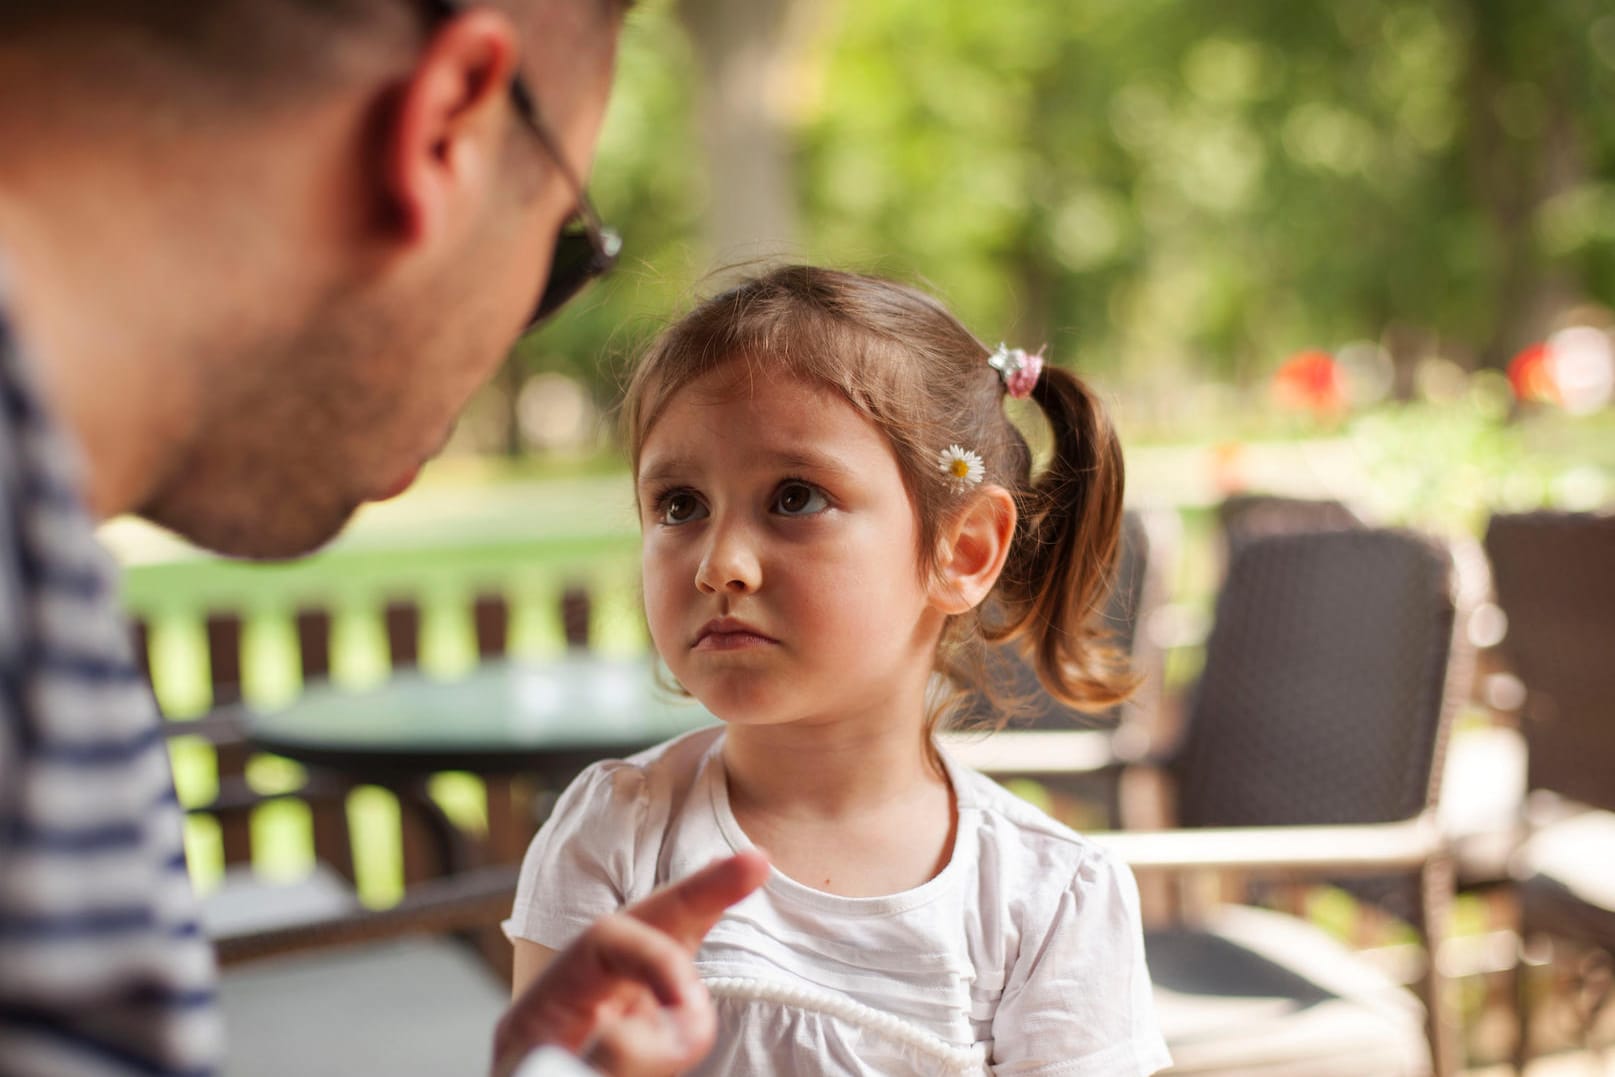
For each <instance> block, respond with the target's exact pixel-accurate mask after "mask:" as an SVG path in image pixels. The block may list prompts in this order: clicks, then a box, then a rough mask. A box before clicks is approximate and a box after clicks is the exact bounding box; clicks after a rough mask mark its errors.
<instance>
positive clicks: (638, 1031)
mask: <svg viewBox="0 0 1615 1077" xmlns="http://www.w3.org/2000/svg"><path fill="white" fill-rule="evenodd" d="M767 878H768V861H767V860H766V859H764V858H763V857H762V855H761V854H758V853H741V854H740V855H739V856H734V857H730V858H729V859H728V860H719V861H716V862H715V863H713V864H711V865H709V866H708V867H706V868H704V869H702V870H701V871H698V872H696V873H695V874H694V875H691V876H690V877H689V878H687V879H684V880H683V881H681V882H677V883H672V884H670V885H668V886H665V887H663V888H662V889H660V890H658V891H657V892H656V893H654V894H652V895H651V896H650V897H648V898H645V899H644V900H643V901H641V902H638V903H637V904H634V905H631V906H629V907H628V908H627V909H625V910H623V911H622V912H620V913H617V914H616V915H614V916H606V917H602V918H601V919H599V920H597V921H595V923H594V924H593V926H591V927H590V928H589V930H587V931H585V932H584V933H583V935H582V936H581V937H579V938H578V940H577V941H576V942H574V943H573V944H572V945H571V946H568V947H567V948H566V949H565V950H562V951H561V952H560V953H559V954H557V955H556V956H555V960H553V961H552V962H550V964H549V966H548V967H547V968H546V969H545V970H544V972H543V974H542V975H540V976H539V977H538V979H536V980H534V981H533V982H532V984H530V985H529V986H528V988H527V990H525V991H523V992H522V993H521V996H520V997H519V998H517V999H516V1001H515V1003H514V1004H512V1005H511V1007H510V1009H509V1010H507V1011H506V1012H505V1016H504V1017H503V1018H502V1019H501V1020H500V1022H499V1028H498V1030H497V1032H495V1034H494V1072H495V1073H496V1074H505V1073H508V1072H509V1071H510V1069H511V1067H513V1066H514V1065H515V1064H516V1063H517V1062H519V1061H520V1060H521V1058H522V1056H523V1055H525V1054H526V1053H527V1052H528V1051H529V1050H531V1049H532V1048H534V1047H538V1046H541V1045H546V1044H553V1045H555V1046H558V1047H564V1048H566V1049H567V1050H569V1051H572V1052H574V1053H576V1054H578V1055H580V1056H586V1057H587V1058H588V1060H589V1061H590V1062H591V1063H592V1064H593V1065H595V1066H596V1067H597V1068H599V1069H600V1070H601V1071H602V1072H605V1073H609V1074H612V1075H614V1077H641V1075H646V1077H649V1075H652V1074H671V1073H677V1072H679V1071H680V1070H683V1069H685V1068H687V1067H689V1066H692V1065H694V1064H695V1063H696V1062H699V1061H700V1060H701V1059H702V1058H704V1057H705V1056H706V1053H707V1051H708V1050H710V1049H711V1047H712V1038H713V1036H714V1035H715V1033H716V1025H715V1018H714V1015H713V1011H712V1001H711V999H709V998H708V997H707V992H706V988H704V987H703V986H701V981H700V979H699V977H697V976H696V973H695V966H694V964H693V963H692V962H691V958H693V957H694V956H695V952H696V951H697V950H698V949H700V947H701V940H702V939H704V938H705V937H706V934H707V932H708V931H710V930H712V925H713V924H715V923H717V922H718V920H719V918H720V917H722V916H723V913H724V910H725V909H727V908H728V907H729V906H731V905H733V904H734V903H735V902H737V901H739V900H740V899H741V898H743V897H745V896H746V895H747V894H749V893H751V892H752V891H753V890H755V889H757V888H758V887H759V886H761V885H762V884H763V882H764V880H766V879H767Z"/></svg>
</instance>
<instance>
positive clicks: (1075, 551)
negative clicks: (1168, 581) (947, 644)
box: [987, 365, 1135, 712]
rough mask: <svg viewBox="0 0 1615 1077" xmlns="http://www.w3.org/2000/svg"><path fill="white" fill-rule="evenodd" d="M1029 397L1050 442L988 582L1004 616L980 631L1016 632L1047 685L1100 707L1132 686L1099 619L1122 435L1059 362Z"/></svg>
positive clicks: (1074, 703)
mask: <svg viewBox="0 0 1615 1077" xmlns="http://www.w3.org/2000/svg"><path fill="white" fill-rule="evenodd" d="M1032 399H1033V400H1035V401H1036V402H1037V404H1038V406H1039V407H1041V408H1042V409H1043V413H1044V415H1045V416H1046V417H1047V418H1048V422H1049V427H1050V428H1051V430H1052V431H1053V435H1054V452H1053V457H1052V459H1051V460H1050V461H1049V464H1048V467H1047V468H1045V469H1044V471H1043V474H1042V475H1040V476H1039V477H1038V479H1037V481H1035V482H1034V483H1033V484H1032V486H1031V488H1030V489H1029V490H1028V491H1027V492H1026V494H1025V496H1024V497H1023V498H1022V499H1021V504H1020V505H1019V506H1018V507H1019V508H1020V510H1021V523H1020V526H1018V527H1017V528H1016V536H1015V540H1014V542H1013V544H1012V545H1011V547H1010V550H1009V556H1008V560H1007V563H1006V564H1005V567H1004V573H1003V575H1002V576H1001V577H1000V579H999V583H998V587H997V595H998V598H999V600H1000V604H1001V605H1000V608H1001V610H1002V614H1003V620H1002V621H1001V622H1000V623H998V624H994V625H993V626H991V628H990V629H987V632H988V635H989V637H990V638H991V639H995V640H1017V641H1019V642H1020V644H1021V648H1022V650H1023V652H1024V653H1025V654H1026V656H1027V658H1028V659H1029V660H1030V661H1031V663H1032V668H1033V669H1035V670H1036V671H1037V675H1038V679H1039V680H1040V681H1042V682H1043V686H1044V688H1046V689H1047V690H1048V692H1049V694H1050V695H1052V696H1054V697H1055V698H1056V699H1058V700H1059V701H1060V702H1062V703H1065V704H1066V705H1068V706H1071V707H1074V708H1077V709H1079V710H1083V711H1092V712H1099V711H1103V710H1105V709H1107V708H1109V707H1112V706H1114V705H1115V704H1117V703H1119V702H1121V701H1122V700H1124V699H1126V698H1127V696H1128V695H1129V694H1131V692H1132V690H1133V688H1134V686H1135V679H1134V678H1133V677H1132V676H1131V675H1130V674H1129V673H1128V671H1127V662H1126V657H1125V656H1124V655H1122V654H1120V653H1119V652H1118V651H1117V650H1116V649H1115V648H1114V647H1113V646H1111V645H1109V644H1108V643H1107V642H1106V640H1105V632H1104V631H1103V628H1102V626H1101V625H1100V624H1099V615H1100V613H1101V612H1102V610H1103V609H1104V605H1105V601H1106V599H1107V597H1108V595H1109V591H1110V588H1111V586H1112V585H1113V581H1114V575H1115V567H1116V557H1117V548H1118V546H1119V540H1120V535H1121V523H1122V495H1123V490H1124V487H1125V468H1124V465H1123V463H1122V451H1121V443H1120V441H1119V440H1117V437H1116V431H1115V429H1114V428H1113V427H1112V426H1111V424H1110V419H1109V417H1108V416H1107V415H1106V414H1105V409H1104V406H1103V405H1102V404H1101V403H1100V401H1099V399H1098V398H1097V397H1096V396H1095V395H1094V393H1093V392H1092V391H1091V390H1090V389H1089V388H1088V386H1087V385H1085V384H1084V383H1083V382H1082V380H1081V379H1080V378H1078V377H1077V376H1076V375H1075V374H1072V373H1071V372H1070V371H1068V370H1063V369H1061V368H1059V367H1055V366H1052V365H1051V366H1049V367H1046V368H1045V369H1044V370H1043V374H1042V377H1040V378H1039V379H1038V382H1037V385H1036V386H1035V387H1034V388H1033V390H1032Z"/></svg>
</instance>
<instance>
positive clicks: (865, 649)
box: [637, 362, 944, 725]
mask: <svg viewBox="0 0 1615 1077" xmlns="http://www.w3.org/2000/svg"><path fill="white" fill-rule="evenodd" d="M637 484H638V488H637V494H638V502H639V511H640V521H641V524H642V527H643V530H644V536H645V539H644V553H643V570H644V588H645V610H646V615H647V618H648V620H649V622H650V630H651V636H652V638H653V640H654V641H655V644H656V649H657V651H658V652H659V653H660V654H661V656H662V659H663V661H665V662H666V663H667V665H668V668H669V669H671V671H672V672H673V675H674V676H675V677H677V678H678V680H679V683H680V684H682V685H683V686H684V687H685V688H687V689H688V690H689V691H690V692H691V693H692V694H694V695H695V697H696V698H697V699H699V700H700V701H701V702H702V703H703V704H705V705H706V707H707V708H708V709H709V710H711V711H712V712H713V713H714V714H715V715H717V716H718V717H719V718H722V719H723V720H724V721H726V722H729V723H731V724H736V725H778V724H782V723H787V722H826V721H839V720H846V719H853V718H857V717H859V716H860V715H869V716H871V717H873V718H875V719H876V720H879V721H883V722H890V721H891V720H892V719H893V718H894V717H897V716H900V715H902V714H903V713H904V712H905V711H906V710H909V709H911V710H912V713H913V715H914V718H915V720H916V721H918V720H919V719H920V718H921V717H922V715H923V697H924V689H925V684H926V680H927V678H928V676H929V674H930V671H931V667H932V660H933V657H934V655H935V651H936V644H937V640H938V638H939V636H940V633H941V630H942V624H943V620H944V615H943V613H942V612H941V611H940V610H939V609H937V608H936V607H935V606H934V605H933V603H932V601H931V596H930V594H929V589H928V587H927V585H926V583H925V581H924V580H922V579H921V570H920V567H919V565H918V563H917V559H916V542H917V523H916V520H915V518H914V508H913V505H912V503H911V501H910V499H909V496H908V491H907V488H906V487H905V486H904V484H903V479H902V475H901V473H900V472H899V470H898V466H897V458H896V456H895V455H894V454H893V451H892V448H891V446H890V445H889V444H888V442H887V441H886V438H885V437H884V436H883V435H882V434H881V433H880V431H879V430H878V429H877V428H876V427H875V425H874V424H873V423H871V422H870V421H869V420H868V419H866V418H865V417H864V416H863V415H861V414H860V413H859V412H858V411H856V410H855V409H854V408H853V407H852V405H851V404H849V403H847V401H846V400H844V399H843V398H842V397H840V396H839V395H837V394H836V393H834V392H833V391H831V390H829V389H825V388H823V387H820V386H815V385H810V384H805V383H803V382H799V381H795V380H792V379H789V378H784V377H778V378H769V377H766V376H762V375H756V374H755V373H754V372H751V371H749V370H748V368H747V365H746V364H744V363H737V362H731V363H727V364H725V365H723V366H721V367H719V368H718V369H717V370H715V371H713V372H711V373H709V374H707V375H706V376H705V377H703V378H701V379H699V380H697V381H695V382H692V383H691V384H690V385H688V386H686V387H685V388H683V389H682V390H680V391H679V392H678V393H677V394H675V395H674V397H673V399H672V400H671V401H670V402H669V403H668V405H667V407H666V409H665V410H664V411H663V413H662V415H661V417H660V418H659V419H658V420H657V421H656V423H655V425H654V426H653V427H652V428H651V429H650V432H649V434H648V436H647V437H646V438H645V440H644V444H643V448H642V450H641V453H640V464H639V475H638V479H637Z"/></svg>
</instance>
